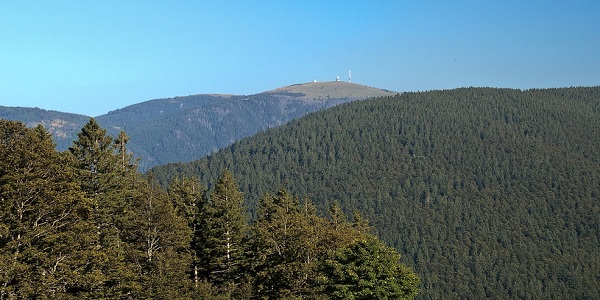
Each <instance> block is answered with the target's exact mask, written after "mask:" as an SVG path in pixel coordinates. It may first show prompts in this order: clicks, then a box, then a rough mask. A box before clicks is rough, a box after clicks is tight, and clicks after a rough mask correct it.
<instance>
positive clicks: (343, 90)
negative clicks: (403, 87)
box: [265, 81, 397, 100]
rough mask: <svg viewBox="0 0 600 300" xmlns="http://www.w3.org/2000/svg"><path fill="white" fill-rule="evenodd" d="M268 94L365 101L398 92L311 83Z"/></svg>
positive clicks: (350, 84) (346, 84) (356, 85)
mask: <svg viewBox="0 0 600 300" xmlns="http://www.w3.org/2000/svg"><path fill="white" fill-rule="evenodd" d="M265 93H267V94H282V93H286V94H292V95H295V96H296V97H299V98H304V99H307V100H322V99H327V98H333V99H365V98H371V97H382V96H393V95H395V94H397V93H396V92H392V91H388V90H382V89H377V88H373V87H369V86H364V85H360V84H356V83H350V82H345V81H326V82H309V83H302V84H294V85H290V86H285V87H281V88H278V89H275V90H272V91H268V92H265Z"/></svg>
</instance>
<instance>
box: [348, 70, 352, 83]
mask: <svg viewBox="0 0 600 300" xmlns="http://www.w3.org/2000/svg"><path fill="white" fill-rule="evenodd" d="M348 82H350V83H351V82H352V70H349V71H348Z"/></svg>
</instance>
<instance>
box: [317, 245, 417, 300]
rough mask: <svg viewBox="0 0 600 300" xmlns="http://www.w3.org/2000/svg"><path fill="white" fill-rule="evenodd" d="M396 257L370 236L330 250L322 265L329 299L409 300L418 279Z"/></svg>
mask: <svg viewBox="0 0 600 300" xmlns="http://www.w3.org/2000/svg"><path fill="white" fill-rule="evenodd" d="M399 261H400V254H398V253H397V252H396V251H395V250H394V249H393V248H390V247H388V246H386V245H385V244H383V243H382V242H381V241H379V240H377V239H376V238H373V237H366V238H365V239H361V240H357V241H355V242H353V243H352V244H350V245H348V246H346V247H343V248H341V249H338V250H336V251H334V252H333V253H332V254H331V255H330V256H329V257H328V258H327V259H326V260H325V262H324V264H323V267H322V268H323V270H324V271H323V273H324V278H325V279H324V285H325V292H326V293H327V294H328V295H330V296H331V299H365V300H367V299H412V298H414V296H415V295H416V294H417V286H418V285H419V279H418V278H417V276H416V275H415V273H413V272H412V270H409V269H407V268H406V267H404V266H402V265H400V264H399Z"/></svg>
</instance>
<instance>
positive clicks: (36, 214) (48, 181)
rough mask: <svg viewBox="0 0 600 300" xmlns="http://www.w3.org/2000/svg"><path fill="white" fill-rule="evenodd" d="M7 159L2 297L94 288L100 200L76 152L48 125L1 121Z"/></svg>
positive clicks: (3, 167)
mask: <svg viewBox="0 0 600 300" xmlns="http://www.w3.org/2000/svg"><path fill="white" fill-rule="evenodd" d="M0 158H1V159H0V299H7V298H8V299H13V298H19V299H22V298H23V299H24V298H67V297H68V294H69V293H68V292H69V291H70V290H73V289H75V290H77V289H82V288H83V289H89V288H93V287H94V285H95V276H94V275H95V274H89V273H86V272H85V269H86V268H87V266H88V264H90V261H89V260H88V259H89V257H90V256H94V249H93V248H91V247H90V246H91V245H93V244H94V243H95V240H96V236H95V235H94V234H93V229H94V228H93V224H92V222H90V221H91V220H90V216H91V210H92V207H91V203H90V202H89V201H87V199H85V198H84V197H83V193H82V192H81V189H80V188H79V185H78V184H77V181H76V177H75V176H74V173H75V172H74V170H73V169H72V168H71V167H70V162H69V157H67V156H65V155H62V154H60V153H57V152H56V151H55V150H54V144H53V143H52V138H51V136H50V134H49V133H48V132H47V131H46V130H45V129H44V128H42V127H41V126H38V127H36V128H34V129H28V128H26V127H25V125H23V124H22V123H17V122H11V121H0Z"/></svg>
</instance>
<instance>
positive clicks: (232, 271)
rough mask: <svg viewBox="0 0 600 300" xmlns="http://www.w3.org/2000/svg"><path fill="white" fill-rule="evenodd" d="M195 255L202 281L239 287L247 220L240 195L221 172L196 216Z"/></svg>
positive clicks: (233, 181) (230, 178)
mask: <svg viewBox="0 0 600 300" xmlns="http://www.w3.org/2000/svg"><path fill="white" fill-rule="evenodd" d="M199 217H200V218H199V222H198V225H199V230H198V234H199V238H198V244H197V252H198V255H199V258H200V262H201V266H202V270H203V274H204V276H205V278H206V279H207V280H208V281H209V282H212V283H215V284H217V285H221V284H225V283H235V284H237V283H240V281H242V280H243V276H242V274H241V273H240V270H241V268H242V266H243V265H244V264H245V262H244V261H245V259H244V258H245V255H244V253H245V248H244V244H245V240H246V238H247V236H248V223H247V222H248V217H247V212H246V209H245V207H244V195H243V194H242V192H240V190H239V188H238V186H237V183H236V182H235V179H234V178H233V175H232V174H231V173H230V172H229V171H227V170H225V171H224V172H223V175H222V176H221V177H220V178H219V181H218V183H217V184H216V185H215V187H214V190H213V191H212V193H211V194H210V198H209V199H208V202H207V203H205V204H204V205H203V206H202V211H201V213H200V216H199Z"/></svg>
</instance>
